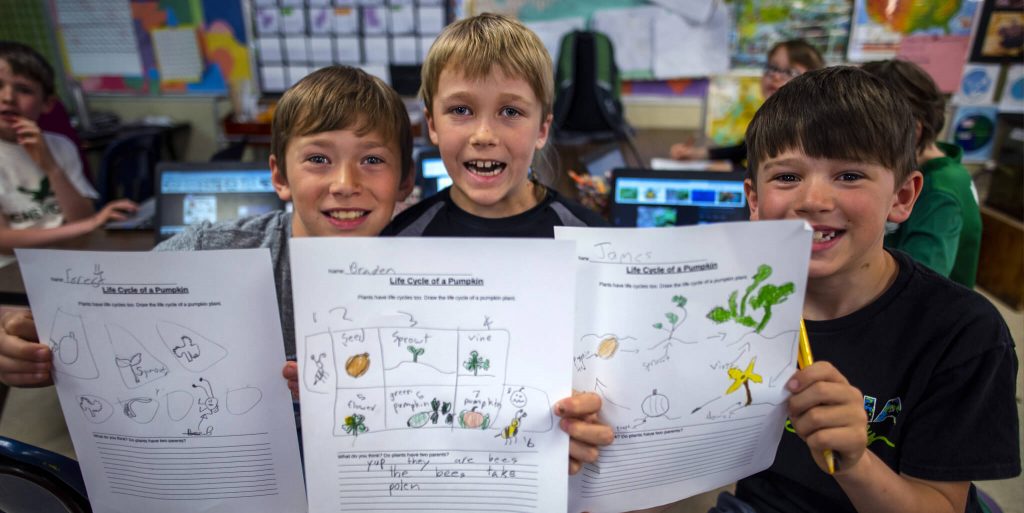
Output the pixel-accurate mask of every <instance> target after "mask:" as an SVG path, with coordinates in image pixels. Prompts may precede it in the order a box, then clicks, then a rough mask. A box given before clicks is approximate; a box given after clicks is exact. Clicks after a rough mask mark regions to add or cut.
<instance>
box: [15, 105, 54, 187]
mask: <svg viewBox="0 0 1024 513" xmlns="http://www.w3.org/2000/svg"><path fill="white" fill-rule="evenodd" d="M11 126H13V127H14V135H15V137H17V141H18V144H20V145H21V147H22V148H25V151H26V152H28V156H29V157H31V158H32V161H33V162H35V163H36V164H38V165H39V168H40V169H42V170H43V172H45V173H47V174H49V173H50V172H51V170H55V169H57V163H56V161H54V160H53V155H52V154H51V153H50V148H49V147H48V146H47V145H46V139H44V138H43V131H42V130H40V129H39V125H37V124H36V122H35V121H32V120H31V119H28V118H22V117H19V118H18V119H17V120H15V121H14V123H12V125H11Z"/></svg>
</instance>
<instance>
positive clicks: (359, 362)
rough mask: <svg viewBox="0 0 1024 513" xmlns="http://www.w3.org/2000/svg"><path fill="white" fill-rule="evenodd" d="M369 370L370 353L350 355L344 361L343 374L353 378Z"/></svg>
mask: <svg viewBox="0 0 1024 513" xmlns="http://www.w3.org/2000/svg"><path fill="white" fill-rule="evenodd" d="M369 368H370V353H363V354H357V355H352V356H350V357H349V358H348V360H346V361H345V372H347V373H348V375H349V376H352V377H353V378H358V377H359V376H362V375H363V374H366V369H369Z"/></svg>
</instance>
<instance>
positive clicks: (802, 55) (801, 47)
mask: <svg viewBox="0 0 1024 513" xmlns="http://www.w3.org/2000/svg"><path fill="white" fill-rule="evenodd" d="M780 48H781V49H784V50H786V55H787V56H788V57H789V65H790V66H792V65H794V64H799V65H801V66H803V67H805V68H807V70H808V71H813V70H816V69H821V68H824V67H825V59H824V58H823V57H822V56H821V52H819V51H818V49H817V48H815V47H814V46H813V45H811V44H810V43H808V42H807V41H804V40H803V39H790V40H789V41H781V42H778V43H775V46H772V48H771V50H768V57H769V58H771V56H772V55H774V54H775V52H776V51H778V50H779V49H780Z"/></svg>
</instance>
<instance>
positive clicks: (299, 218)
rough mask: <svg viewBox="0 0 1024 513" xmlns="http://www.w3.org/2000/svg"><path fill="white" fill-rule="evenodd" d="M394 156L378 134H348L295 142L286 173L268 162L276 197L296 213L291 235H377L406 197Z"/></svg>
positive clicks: (338, 132) (394, 149)
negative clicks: (287, 203)
mask: <svg viewBox="0 0 1024 513" xmlns="http://www.w3.org/2000/svg"><path fill="white" fill-rule="evenodd" d="M398 152H399V150H398V148H397V147H396V144H395V143H394V142H392V141H388V142H385V141H384V140H383V138H381V137H380V136H379V135H377V134H376V133H370V134H366V135H359V134H357V133H356V132H354V131H353V130H350V129H343V130H333V131H330V132H320V133H315V134H312V135H308V136H295V137H293V138H292V140H291V141H290V142H289V143H288V150H287V152H286V154H285V160H286V161H287V166H286V168H285V169H284V170H282V169H281V166H279V165H278V163H277V162H276V160H274V159H271V169H272V170H273V180H274V186H275V188H276V189H277V191H278V195H279V196H281V198H282V199H284V200H285V201H288V200H291V201H292V206H293V208H294V214H292V235H293V236H295V237H317V236H332V235H333V236H337V235H361V236H375V235H377V234H379V233H380V231H381V230H383V229H384V227H385V226H387V224H388V222H390V221H391V214H392V213H393V212H394V208H395V202H396V201H398V200H399V199H401V197H404V194H407V193H408V191H406V190H405V189H404V187H402V185H404V183H403V182H402V179H401V176H402V171H401V169H400V168H401V164H400V158H399V153H398Z"/></svg>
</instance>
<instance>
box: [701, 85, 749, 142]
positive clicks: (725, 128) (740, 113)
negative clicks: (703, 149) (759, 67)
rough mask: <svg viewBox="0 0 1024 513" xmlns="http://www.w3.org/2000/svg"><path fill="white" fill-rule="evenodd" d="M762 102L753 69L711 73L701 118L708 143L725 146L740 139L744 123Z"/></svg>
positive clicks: (744, 130) (745, 123) (742, 134)
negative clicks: (702, 117) (705, 110)
mask: <svg viewBox="0 0 1024 513" xmlns="http://www.w3.org/2000/svg"><path fill="white" fill-rule="evenodd" d="M763 102H764V98H762V96H761V74H760V73H758V72H756V71H746V72H744V71H734V72H732V73H729V74H728V75H720V76H716V77H712V79H711V83H710V84H709V86H708V102H707V118H706V119H705V120H704V134H705V136H707V140H708V143H709V144H711V145H714V146H726V145H730V144H738V143H740V142H741V141H743V138H744V135H745V134H746V132H747V124H748V123H750V120H751V119H753V117H754V113H755V112H757V109H758V108H759V107H761V104H762V103H763Z"/></svg>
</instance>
